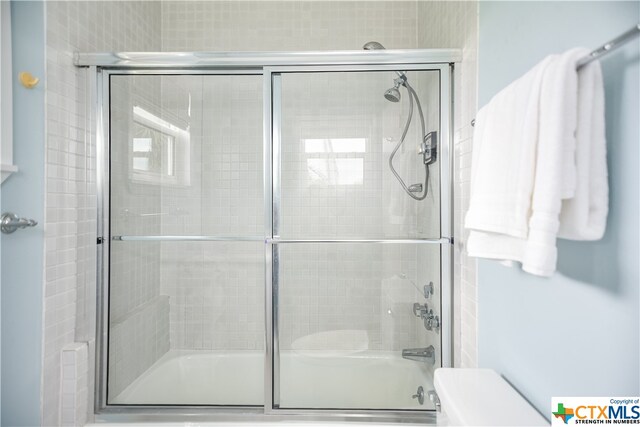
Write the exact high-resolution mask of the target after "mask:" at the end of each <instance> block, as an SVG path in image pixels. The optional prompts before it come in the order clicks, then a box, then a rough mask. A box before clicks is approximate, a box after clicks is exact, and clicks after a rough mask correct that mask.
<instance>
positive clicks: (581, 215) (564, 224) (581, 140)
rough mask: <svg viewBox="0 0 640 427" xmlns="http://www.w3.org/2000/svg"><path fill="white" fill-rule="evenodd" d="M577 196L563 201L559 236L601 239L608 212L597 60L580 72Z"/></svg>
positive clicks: (576, 146) (600, 89) (602, 115)
mask: <svg viewBox="0 0 640 427" xmlns="http://www.w3.org/2000/svg"><path fill="white" fill-rule="evenodd" d="M578 75H579V78H578V114H577V129H576V145H575V165H576V168H575V171H576V175H575V176H576V187H575V191H574V196H573V197H572V198H570V199H567V200H563V201H562V209H561V211H560V230H559V231H558V237H561V238H564V239H571V240H599V239H601V238H602V236H603V235H604V231H605V228H606V225H607V214H608V212H609V186H608V181H607V143H606V139H605V119H604V87H603V84H602V69H601V67H600V63H599V62H598V61H593V62H591V63H589V64H588V65H586V66H585V67H584V68H582V69H581V70H580V72H579V73H578Z"/></svg>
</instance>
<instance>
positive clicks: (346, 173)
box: [76, 49, 460, 424]
mask: <svg viewBox="0 0 640 427" xmlns="http://www.w3.org/2000/svg"><path fill="white" fill-rule="evenodd" d="M122 58H126V59H122ZM459 58H460V53H459V51H457V50H449V49H438V50H427V49H415V50H410V49H408V50H372V51H369V52H364V51H360V52H357V53H356V52H344V53H342V52H338V53H337V52H255V53H253V52H249V53H247V52H237V53H235V52H231V53H228V52H224V53H218V52H191V53H189V52H184V53H180V54H174V53H170V52H164V53H149V52H146V53H135V52H129V53H127V52H119V53H79V54H78V56H77V62H76V63H77V65H78V66H79V67H82V68H83V69H84V71H83V72H84V73H85V74H86V76H87V81H88V82H89V83H90V88H89V89H90V90H88V91H87V93H88V94H89V98H90V99H88V100H87V105H91V106H93V108H92V110H91V114H93V115H94V116H93V117H95V118H96V120H95V121H94V126H95V134H96V140H95V141H96V163H95V164H96V169H97V172H96V174H97V176H98V178H99V179H98V180H97V189H96V193H97V200H98V206H97V209H96V211H97V221H98V227H97V229H98V234H97V242H98V243H97V254H96V255H97V259H96V262H97V266H98V267H97V268H98V275H97V283H96V294H97V296H96V306H95V310H96V313H97V316H96V332H95V342H96V349H95V354H96V368H95V391H94V407H95V412H96V414H97V417H99V419H100V420H112V421H115V420H122V421H125V422H128V421H131V419H132V418H135V419H136V420H144V421H147V422H156V423H157V422H159V421H161V420H163V419H165V418H164V417H181V418H185V417H186V416H189V417H190V416H196V417H202V418H201V419H203V420H204V419H207V420H210V419H215V420H217V419H218V418H219V419H220V420H231V419H233V420H234V421H235V420H238V421H245V422H246V421H247V419H248V420H250V422H251V421H254V420H255V421H258V420H259V421H274V420H281V419H282V420H283V419H284V418H285V417H292V419H298V420H303V419H304V420H317V421H328V420H337V419H339V420H347V419H349V420H351V419H353V420H358V421H361V420H363V419H368V420H371V421H374V420H375V421H379V422H387V421H388V422H412V421H415V422H422V423H424V422H425V421H426V422H431V421H432V422H435V418H436V412H435V410H436V406H435V403H434V402H433V401H432V400H430V399H429V393H430V392H431V391H432V390H434V388H435V386H434V383H433V373H434V371H435V370H436V369H437V368H439V367H442V366H444V367H447V366H450V365H451V360H452V359H451V354H452V345H451V342H452V334H451V325H452V322H451V307H452V305H451V283H452V277H451V273H452V271H453V269H452V268H451V265H452V264H451V260H452V253H453V251H452V244H451V235H452V229H451V225H452V223H451V218H452V216H451V207H452V203H451V201H452V198H451V196H452V195H451V191H450V190H451V185H450V184H451V176H450V175H451V169H450V153H451V151H450V149H449V147H450V144H451V138H450V132H451V109H452V103H451V99H452V90H453V87H452V77H453V65H452V64H454V63H455V62H456V61H458V60H459ZM381 73H383V74H381ZM383 76H384V77H383ZM387 77H388V78H389V80H388V83H392V80H394V79H395V81H394V82H393V84H388V87H393V90H389V91H388V93H387V97H386V99H389V100H390V101H397V102H402V103H403V104H401V106H402V107H403V112H402V114H400V111H398V110H396V108H397V107H392V106H391V105H389V104H387V101H385V100H382V98H378V99H380V103H373V105H372V103H371V96H374V97H375V96H376V92H379V93H378V96H381V95H383V93H384V91H385V90H386V89H387V85H385V84H384V83H383V81H385V79H386V78H387ZM380 78H383V80H382V81H381V80H379V79H380ZM376 81H377V82H378V83H376V85H377V87H378V90H375V87H374V88H372V86H371V84H372V82H376ZM336 87H341V88H342V87H345V88H348V91H349V92H347V93H346V95H347V97H346V100H347V101H348V104H347V102H346V101H345V104H346V106H348V108H345V104H342V103H336V102H335V97H334V94H335V92H334V91H333V90H332V89H333V88H336ZM149 88H153V89H154V90H149ZM237 88H241V89H242V96H241V97H238V98H237V99H235V98H234V102H229V97H228V94H230V93H232V91H234V90H236V89H237ZM372 89H373V91H372ZM418 94H419V96H420V99H419V100H418V99H417V98H418ZM190 96H191V98H192V102H191V103H188V102H185V101H186V100H188V99H189V97H190ZM141 105H142V106H144V107H146V108H145V110H144V111H146V112H147V114H143V115H140V114H139V113H140V109H141V108H142V107H141ZM394 105H398V104H394ZM416 105H417V107H416ZM385 106H386V107H385ZM388 108H389V109H393V110H394V113H393V116H394V117H396V118H398V119H399V123H398V125H397V129H395V130H392V132H393V134H394V135H395V137H397V138H398V139H401V142H400V144H398V140H394V142H393V143H392V144H390V146H389V149H388V150H385V154H384V155H383V154H382V153H381V150H380V147H377V149H375V150H372V149H368V148H370V147H367V144H368V141H382V140H383V139H384V137H385V132H388V131H389V128H388V127H387V128H386V129H385V128H384V127H382V126H379V123H378V121H377V120H375V117H379V116H381V115H383V114H386V115H387V116H388V113H389V111H386V110H387V109H388ZM404 108H406V109H407V111H406V113H407V114H409V113H410V114H409V115H410V117H409V119H408V120H407V117H406V116H405V115H404ZM409 110H410V111H409ZM414 111H415V114H414ZM363 113H366V114H363ZM423 113H426V116H425V115H423ZM418 114H420V116H421V118H420V124H421V125H422V127H421V125H420V124H418V119H417V118H416V115H418ZM372 118H373V119H372ZM412 120H413V121H412ZM409 127H411V130H409ZM169 130H174V131H175V132H174V134H172V133H169ZM425 130H426V132H430V131H434V132H432V133H431V134H426V132H425ZM420 132H422V133H420ZM436 132H437V133H436ZM185 133H188V138H187V135H186V134H185ZM401 133H402V137H401ZM183 134H184V135H183ZM363 135H364V136H367V137H368V138H363V137H362V136H363ZM418 135H419V136H418ZM436 135H437V140H438V141H437V144H438V146H437V160H436V147H435V143H436ZM149 140H151V143H149V142H148V141H149ZM414 140H415V143H416V145H415V146H414ZM405 142H410V144H409V146H407V144H405V145H402V144H404V143H405ZM314 144H315V145H314ZM397 144H398V145H397ZM416 146H420V148H422V154H421V156H420V157H419V159H420V160H421V162H420V164H421V165H422V164H424V165H425V166H424V167H425V170H426V172H430V176H428V177H425V176H423V175H422V173H423V172H422V167H418V165H417V164H416V165H413V164H412V165H411V166H412V167H411V170H405V168H404V167H400V165H399V158H400V157H401V155H402V160H404V159H405V157H404V155H406V156H407V157H408V158H407V160H409V159H411V161H415V160H414V157H413V154H414V153H415V151H417V150H415V151H414V149H415V148H418V147H416ZM394 148H395V150H393V149H394ZM401 148H404V149H405V152H404V153H400V154H396V153H398V152H399V151H402V149H401ZM392 150H393V151H394V152H393V153H392ZM247 153H250V154H247ZM410 153H411V154H410ZM151 155H157V156H158V157H161V158H162V159H163V163H161V164H162V165H165V164H166V162H165V161H166V160H167V159H171V163H172V164H173V165H174V167H173V168H165V167H162V168H155V169H154V168H151V167H148V166H149V163H150V161H149V159H150V157H151ZM389 155H392V156H391V158H389V157H390V156H389ZM394 156H395V157H394ZM434 161H436V162H437V163H436V167H435V168H433V167H430V165H431V164H432V163H433V162H434ZM388 163H392V164H391V166H392V167H394V166H395V169H397V171H395V170H394V172H399V174H398V178H400V177H402V178H403V179H404V180H405V182H406V184H407V185H406V186H404V187H406V191H407V194H409V193H411V196H415V197H414V198H412V199H409V198H407V196H405V195H402V194H401V193H400V192H397V193H396V194H397V195H398V197H399V200H397V201H398V202H399V203H395V204H394V210H393V212H390V210H389V200H388V196H389V195H388V194H387V192H381V191H377V190H376V189H379V188H381V187H382V186H383V185H389V181H388V178H389V176H388V175H386V171H385V173H384V174H382V175H385V176H382V175H381V174H380V173H369V172H370V171H378V172H380V171H383V170H385V169H386V168H387V164H388ZM314 168H315V169H314ZM413 168H417V169H416V171H414V170H413ZM312 169H313V170H317V171H320V172H322V175H317V176H318V179H321V180H323V181H321V182H322V185H317V184H318V181H313V180H314V179H316V175H311V172H312ZM416 172H417V173H416ZM172 173H173V174H172ZM182 173H184V176H185V177H188V178H189V179H188V180H187V179H183V180H176V178H177V177H180V176H182V175H180V174H182ZM408 173H411V175H405V174H408ZM413 174H416V175H417V176H416V177H414V176H413ZM365 178H366V179H365ZM414 179H415V181H414ZM423 179H424V181H423ZM393 180H394V179H392V181H393ZM417 182H420V184H419V187H418V186H417V185H415V186H412V185H411V184H414V183H417ZM310 185H313V187H314V190H316V189H317V191H307V190H308V189H309V186H310ZM390 185H391V186H392V187H395V186H396V184H395V183H391V184H390ZM427 185H429V186H431V188H429V189H428V190H429V191H428V195H427V194H426V193H427V191H426V186H427ZM412 189H413V190H414V191H413V192H412V191H411V190H412ZM247 190H249V191H247ZM398 190H399V189H398V188H395V189H394V192H395V191H398ZM238 194H245V195H248V197H244V196H242V201H239V199H238V197H239V196H238ZM426 196H428V197H426ZM414 199H417V200H425V199H428V200H429V203H427V204H423V205H422V207H423V209H422V210H421V211H420V213H421V214H420V215H418V216H414V215H410V214H409V215H405V212H409V213H413V212H415V207H416V206H414V205H413V202H411V203H408V202H409V201H410V200H414ZM394 200H395V199H394ZM403 201H404V202H403ZM176 206H179V207H180V213H181V214H180V215H179V217H180V218H179V219H178V218H176V215H175V214H176ZM122 212H125V213H127V212H129V214H128V215H123V214H122ZM131 212H134V213H136V214H135V215H132V214H131ZM390 213H392V214H393V215H390ZM134 217H135V218H134ZM414 224H415V225H416V226H417V227H413V225H414ZM389 225H391V226H392V227H388V226H389ZM396 225H401V227H396ZM405 225H406V226H405ZM387 230H393V231H394V234H393V235H390V234H388V233H387V232H386V231H387ZM398 271H402V272H405V273H403V274H402V275H398V276H397V277H394V275H395V274H396V273H397V272H398ZM417 295H418V296H419V295H422V296H424V298H419V299H418V301H417V302H418V303H419V305H421V307H418V309H417V313H420V314H422V310H421V308H424V314H423V315H422V317H421V318H420V319H418V318H416V317H415V316H414V315H413V314H412V313H411V308H412V305H413V304H414V303H416V296H417ZM363 301H365V304H364V305H363ZM425 304H427V305H428V306H427V307H425ZM436 319H437V320H436ZM422 324H425V326H428V327H427V329H424V328H422ZM403 350H404V351H403ZM309 384H313V387H309ZM362 390H367V392H366V393H362ZM413 396H415V397H413ZM211 417H213V418H211ZM247 417H250V418H247ZM256 424H257V423H256Z"/></svg>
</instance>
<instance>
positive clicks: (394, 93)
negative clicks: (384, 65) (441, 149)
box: [362, 41, 438, 200]
mask: <svg viewBox="0 0 640 427" xmlns="http://www.w3.org/2000/svg"><path fill="white" fill-rule="evenodd" d="M362 48H363V49H364V50H384V46H382V44H380V43H378V42H376V41H370V42H368V43H365V45H364V46H363V47H362ZM396 74H397V75H398V77H397V78H395V79H394V80H393V87H392V88H390V89H387V90H386V91H385V92H384V97H385V98H386V99H387V100H388V101H391V102H400V98H401V95H400V87H401V86H402V87H404V88H405V89H406V90H407V92H408V94H409V117H407V122H406V124H405V126H404V129H403V131H402V136H401V137H400V141H399V142H398V144H396V146H395V148H394V149H393V151H392V152H391V155H390V156H389V169H391V172H392V173H393V175H394V176H395V177H396V179H397V180H398V182H399V183H400V185H401V186H402V188H403V189H404V191H405V192H406V193H407V194H408V195H409V196H410V197H412V198H413V199H415V200H424V199H425V198H426V197H427V193H428V192H429V165H430V164H432V163H434V162H435V161H436V158H437V147H436V145H437V135H438V134H437V132H435V131H434V132H429V133H427V132H426V125H425V119H424V114H423V113H422V105H421V104H420V98H418V94H417V93H416V91H415V90H414V89H413V87H411V85H410V84H409V80H408V78H407V75H406V73H405V72H403V71H396ZM414 100H415V103H416V106H417V107H418V115H419V116H420V125H421V129H422V138H421V141H420V150H419V154H421V155H422V160H423V164H424V171H425V178H424V185H422V184H421V183H420V184H412V185H409V186H407V184H405V182H404V180H403V179H402V177H401V176H400V174H398V172H397V171H396V169H395V167H394V166H393V158H394V156H395V155H396V153H397V152H398V150H399V149H400V147H401V146H402V144H403V143H404V140H405V138H406V137H407V132H408V131H409V126H410V125H411V119H412V118H413V102H414ZM414 193H422V194H419V195H416V194H414Z"/></svg>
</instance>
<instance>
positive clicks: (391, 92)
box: [384, 86, 400, 102]
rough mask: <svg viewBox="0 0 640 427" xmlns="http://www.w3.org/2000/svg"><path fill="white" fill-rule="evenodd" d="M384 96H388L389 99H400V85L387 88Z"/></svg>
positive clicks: (395, 100)
mask: <svg viewBox="0 0 640 427" xmlns="http://www.w3.org/2000/svg"><path fill="white" fill-rule="evenodd" d="M384 97H385V98H387V101H391V102H398V101H400V91H399V90H398V87H397V86H394V87H392V88H391V89H387V91H386V92H385V93H384Z"/></svg>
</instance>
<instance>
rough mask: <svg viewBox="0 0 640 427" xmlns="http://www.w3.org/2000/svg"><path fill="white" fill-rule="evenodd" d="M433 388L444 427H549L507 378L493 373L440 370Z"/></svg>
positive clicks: (488, 370)
mask: <svg viewBox="0 0 640 427" xmlns="http://www.w3.org/2000/svg"><path fill="white" fill-rule="evenodd" d="M434 385H435V389H436V393H437V395H438V398H439V400H440V412H438V425H442V426H548V425H549V421H547V420H546V419H544V417H542V415H540V413H538V411H536V410H535V409H534V408H533V407H532V406H531V405H530V404H529V403H528V402H527V401H526V400H525V399H524V398H523V397H522V396H521V395H520V394H519V393H518V392H517V391H516V390H515V389H514V388H513V387H511V386H510V385H509V383H507V382H506V381H505V380H504V378H502V377H501V376H500V375H498V373H497V372H495V371H494V370H492V369H461V368H440V369H437V370H436V372H435V378H434Z"/></svg>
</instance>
